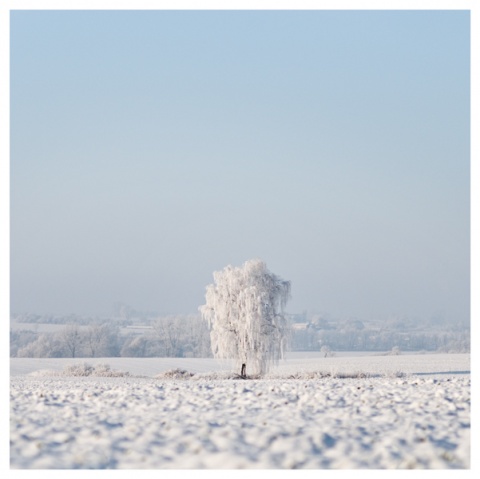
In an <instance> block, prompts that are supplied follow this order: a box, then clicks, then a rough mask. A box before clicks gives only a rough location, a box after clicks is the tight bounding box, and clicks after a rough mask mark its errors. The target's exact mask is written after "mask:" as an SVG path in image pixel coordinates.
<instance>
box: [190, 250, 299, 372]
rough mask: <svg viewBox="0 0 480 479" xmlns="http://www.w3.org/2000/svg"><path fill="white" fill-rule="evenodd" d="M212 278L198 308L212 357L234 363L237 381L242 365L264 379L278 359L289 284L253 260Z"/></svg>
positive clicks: (280, 355) (281, 348)
mask: <svg viewBox="0 0 480 479" xmlns="http://www.w3.org/2000/svg"><path fill="white" fill-rule="evenodd" d="M213 278H214V284H210V285H208V286H207V292H206V295H205V299H206V304H204V305H203V306H200V308H199V309H200V311H201V313H202V316H203V318H204V319H205V320H207V321H208V324H209V327H210V339H211V345H212V352H213V355H214V356H215V357H216V358H221V359H234V360H236V367H237V368H239V369H240V368H241V369H240V371H241V372H240V375H241V376H242V377H243V378H245V377H246V367H247V364H248V365H249V366H250V365H252V369H253V371H254V372H255V373H256V374H264V373H265V372H266V371H267V370H268V367H269V366H270V364H271V363H272V362H274V361H275V362H276V361H278V359H279V358H281V357H283V351H284V347H285V341H286V333H287V321H286V319H285V315H284V308H285V305H286V302H287V300H288V299H289V297H290V282H289V281H284V280H282V279H281V278H279V277H278V276H275V275H274V274H272V273H270V272H269V271H268V269H267V266H266V264H265V263H264V262H263V261H261V260H258V259H255V260H249V261H247V262H246V263H245V264H244V265H243V266H242V267H233V266H227V267H226V268H224V269H223V270H222V271H216V272H214V273H213Z"/></svg>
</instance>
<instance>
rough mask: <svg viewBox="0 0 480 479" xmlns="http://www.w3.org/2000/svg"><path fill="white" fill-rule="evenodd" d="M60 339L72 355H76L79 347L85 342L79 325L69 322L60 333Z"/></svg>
mask: <svg viewBox="0 0 480 479" xmlns="http://www.w3.org/2000/svg"><path fill="white" fill-rule="evenodd" d="M60 340H61V342H62V343H63V345H64V347H65V349H66V350H67V351H68V353H69V355H70V357H72V358H74V357H76V354H77V352H78V349H79V348H80V346H81V344H82V342H83V337H82V334H81V333H80V329H79V327H78V326H77V325H76V324H67V325H66V326H65V328H64V329H63V330H62V332H61V333H60Z"/></svg>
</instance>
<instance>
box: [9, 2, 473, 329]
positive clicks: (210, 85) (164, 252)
mask: <svg viewBox="0 0 480 479" xmlns="http://www.w3.org/2000/svg"><path fill="white" fill-rule="evenodd" d="M469 25H470V16H469V13H468V11H454V10H451V11H433V10H432V11H428V10H422V11H47V10H45V11H40V10H39V11H13V12H12V13H11V43H10V48H11V90H10V91H11V124H10V128H11V166H10V171H11V178H10V189H11V211H10V214H11V232H10V234H11V239H10V244H11V279H10V288H11V311H12V313H15V312H33V313H54V314H68V313H79V314H100V315H102V314H108V313H109V312H110V311H111V308H112V305H113V304H114V303H115V302H117V301H122V302H124V303H127V304H129V305H132V306H133V307H135V308H137V309H139V310H154V311H159V312H162V313H166V314H168V313H190V312H196V311H197V308H198V306H200V305H201V304H203V303H204V301H205V296H204V295H205V287H206V286H207V285H208V284H209V283H211V282H212V281H213V277H212V273H213V271H215V270H219V269H222V268H223V267H225V266H226V265H228V264H232V265H237V266H238V265H241V264H242V263H244V262H245V261H246V260H248V259H251V258H257V257H258V258H261V259H263V260H264V261H265V262H266V263H267V266H268V268H269V269H270V271H272V272H273V273H275V274H277V275H279V276H281V277H282V278H284V279H287V280H290V281H291V284H292V299H291V301H290V302H289V303H288V304H287V311H289V312H301V311H304V310H309V311H312V310H315V311H325V312H329V313H331V314H332V315H335V316H346V317H355V318H358V319H369V318H373V319H380V318H384V317H388V316H389V315H400V316H409V317H419V318H430V317H432V316H438V315H440V316H443V317H445V318H447V319H449V320H453V321H455V320H458V321H459V322H465V321H468V320H469V317H470V176H469V174H470V29H469V28H470V27H469Z"/></svg>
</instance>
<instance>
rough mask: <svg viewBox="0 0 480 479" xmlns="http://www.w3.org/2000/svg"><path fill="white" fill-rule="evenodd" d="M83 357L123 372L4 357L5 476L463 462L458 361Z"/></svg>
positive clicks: (465, 404) (463, 357) (465, 415)
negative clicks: (251, 367)
mask: <svg viewBox="0 0 480 479" xmlns="http://www.w3.org/2000/svg"><path fill="white" fill-rule="evenodd" d="M87 362H88V363H89V364H90V365H93V367H92V368H90V370H95V368H96V370H98V371H103V372H105V368H102V367H101V364H105V363H108V364H109V365H110V367H111V369H112V370H115V371H117V372H120V371H124V372H128V373H130V375H125V376H123V377H122V376H120V377H98V376H95V375H91V376H88V377H78V376H64V375H62V371H64V370H65V367H66V366H67V365H70V366H72V365H80V364H81V363H82V360H78V359H77V360H73V359H70V360H58V359H56V360H55V359H45V360H42V359H23V358H13V359H11V378H10V392H11V401H10V404H11V415H10V440H11V448H10V457H11V467H12V468H13V469H72V468H81V469H105V468H115V469H128V468H133V469H154V468H162V469H224V468H229V469H232V468H233V469H237V468H249V469H273V468H275V469H298V468H301V469H359V468H368V469H407V468H422V469H423V468H428V469H447V468H461V469H464V468H469V467H470V355H468V354H450V355H440V354H436V355H435V354H431V355H427V354H426V355H399V356H372V355H369V356H347V357H329V358H319V357H304V358H301V357H298V356H297V357H294V355H291V356H290V358H289V359H288V360H287V361H285V362H282V363H280V364H279V366H278V367H277V368H275V369H274V370H272V371H271V373H270V374H269V375H268V376H266V377H265V378H264V379H258V380H233V379H219V378H221V377H222V374H223V375H225V374H226V371H227V370H228V365H227V364H226V363H222V362H219V361H217V360H214V359H185V358H180V359H179V358H169V359H163V358H162V359H126V358H108V359H105V358H104V359H95V360H91V359H89V360H87ZM176 368H179V369H185V370H187V371H189V372H190V373H194V374H193V376H191V375H186V376H185V377H188V379H165V377H166V376H167V375H165V374H163V375H162V374H161V373H165V372H168V371H171V370H172V369H176ZM79 369H80V370H81V367H79ZM46 370H47V371H46ZM70 370H71V371H72V370H74V368H70ZM107 371H108V369H107ZM162 376H163V378H164V379H160V378H161V377H162Z"/></svg>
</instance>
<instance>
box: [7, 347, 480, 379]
mask: <svg viewBox="0 0 480 479" xmlns="http://www.w3.org/2000/svg"><path fill="white" fill-rule="evenodd" d="M82 362H86V363H88V364H91V365H95V364H105V363H106V364H108V365H110V367H111V368H112V369H117V370H121V371H126V372H129V373H131V374H133V375H142V376H155V375H156V374H158V373H161V372H163V371H166V370H169V369H175V368H181V369H185V370H187V371H189V372H192V373H205V372H210V371H228V370H230V369H231V364H230V363H229V362H228V361H218V360H215V359H212V358H205V359H201V358H85V359H82V358H75V359H72V358H60V359H50V358H11V359H10V374H11V375H12V376H17V375H19V374H29V373H32V372H33V371H38V370H42V369H49V370H55V371H60V370H62V369H63V368H64V367H65V366H66V365H69V364H78V363H82ZM299 371H322V372H325V373H329V374H336V373H342V374H350V373H360V372H361V373H365V374H385V375H392V374H396V373H404V374H415V373H417V374H432V373H437V374H445V373H452V374H468V373H469V372H470V354H418V355H416V354H405V355H404V354H400V355H398V356H387V355H379V354H378V353H377V354H374V353H358V352H354V353H344V354H343V355H342V354H339V355H337V356H334V357H328V358H325V357H323V355H322V354H321V353H315V352H314V353H307V352H303V353H301V352H299V353H289V354H288V355H287V359H286V360H283V361H280V362H279V363H278V365H277V366H276V367H275V368H274V369H273V370H272V373H278V374H288V373H296V372H299Z"/></svg>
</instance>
